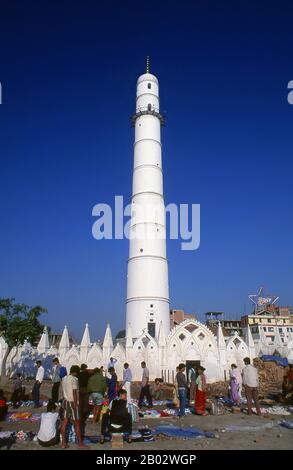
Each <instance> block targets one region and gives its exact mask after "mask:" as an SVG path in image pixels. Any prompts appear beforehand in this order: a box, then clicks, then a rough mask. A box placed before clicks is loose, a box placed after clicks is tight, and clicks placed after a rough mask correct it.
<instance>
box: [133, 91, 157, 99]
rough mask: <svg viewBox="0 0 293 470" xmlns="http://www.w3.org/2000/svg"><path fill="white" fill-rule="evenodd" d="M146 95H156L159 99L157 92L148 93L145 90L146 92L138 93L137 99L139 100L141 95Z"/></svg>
mask: <svg viewBox="0 0 293 470" xmlns="http://www.w3.org/2000/svg"><path fill="white" fill-rule="evenodd" d="M144 95H150V96H155V97H156V98H158V99H159V95H156V94H155V93H147V92H144V93H141V94H140V95H136V101H137V100H138V99H139V98H140V97H141V96H144Z"/></svg>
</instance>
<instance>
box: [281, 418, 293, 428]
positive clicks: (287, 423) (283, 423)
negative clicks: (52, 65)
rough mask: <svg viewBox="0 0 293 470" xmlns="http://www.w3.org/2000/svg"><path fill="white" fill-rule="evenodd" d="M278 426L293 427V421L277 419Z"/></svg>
mask: <svg viewBox="0 0 293 470" xmlns="http://www.w3.org/2000/svg"><path fill="white" fill-rule="evenodd" d="M278 424H279V425H280V426H283V427H284V428H287V429H293V421H286V420H284V421H279V423H278Z"/></svg>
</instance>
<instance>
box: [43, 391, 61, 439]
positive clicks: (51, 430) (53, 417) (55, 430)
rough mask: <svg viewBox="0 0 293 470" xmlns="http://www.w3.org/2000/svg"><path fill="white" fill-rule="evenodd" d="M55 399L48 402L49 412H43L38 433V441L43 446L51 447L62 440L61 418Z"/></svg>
mask: <svg viewBox="0 0 293 470" xmlns="http://www.w3.org/2000/svg"><path fill="white" fill-rule="evenodd" d="M56 410H57V407H56V404H55V402H54V401H52V400H50V401H49V402H48V404H47V412H46V413H42V414H41V424H40V429H39V432H38V435H37V438H38V443H39V444H40V446H42V447H51V446H55V445H56V444H59V442H60V420H59V414H58V413H57V411H56Z"/></svg>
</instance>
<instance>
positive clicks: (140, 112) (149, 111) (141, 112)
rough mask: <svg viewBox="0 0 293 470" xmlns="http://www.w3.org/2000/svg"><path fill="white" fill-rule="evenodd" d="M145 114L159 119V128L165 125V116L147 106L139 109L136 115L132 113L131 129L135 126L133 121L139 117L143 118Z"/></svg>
mask: <svg viewBox="0 0 293 470" xmlns="http://www.w3.org/2000/svg"><path fill="white" fill-rule="evenodd" d="M146 114H150V115H151V116H155V117H157V118H158V119H159V121H160V123H161V126H164V125H165V123H166V118H165V116H164V115H163V114H162V113H160V112H159V111H158V110H156V109H155V108H154V107H152V106H150V105H149V106H147V107H145V108H142V107H141V108H139V109H138V110H137V111H136V113H134V114H133V115H132V116H131V118H130V119H131V127H134V126H135V121H136V120H137V118H139V117H141V116H144V115H146Z"/></svg>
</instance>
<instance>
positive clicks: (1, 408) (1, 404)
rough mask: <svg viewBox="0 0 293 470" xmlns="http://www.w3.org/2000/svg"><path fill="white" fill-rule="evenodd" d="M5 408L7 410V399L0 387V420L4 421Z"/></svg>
mask: <svg viewBox="0 0 293 470" xmlns="http://www.w3.org/2000/svg"><path fill="white" fill-rule="evenodd" d="M7 410H8V406H7V401H6V398H5V396H4V391H3V390H2V389H1V390H0V421H5V418H6V415H7Z"/></svg>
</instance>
